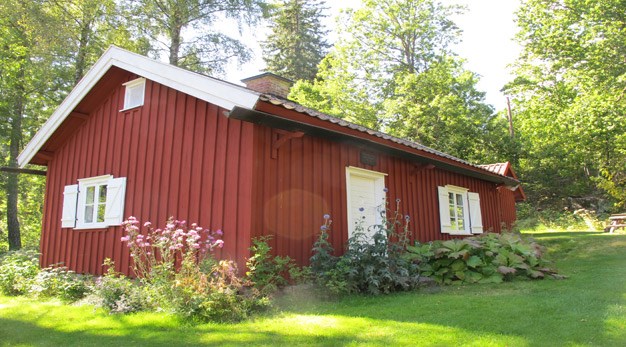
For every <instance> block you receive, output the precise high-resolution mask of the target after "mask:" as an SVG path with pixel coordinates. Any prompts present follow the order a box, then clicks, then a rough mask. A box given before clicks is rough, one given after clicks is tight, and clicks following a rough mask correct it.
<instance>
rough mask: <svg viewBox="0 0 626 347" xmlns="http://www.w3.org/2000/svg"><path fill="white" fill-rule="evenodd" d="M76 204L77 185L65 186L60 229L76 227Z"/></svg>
mask: <svg viewBox="0 0 626 347" xmlns="http://www.w3.org/2000/svg"><path fill="white" fill-rule="evenodd" d="M77 203H78V184H72V185H69V186H65V189H64V190H63V213H62V216H61V228H73V227H75V226H76V204H77Z"/></svg>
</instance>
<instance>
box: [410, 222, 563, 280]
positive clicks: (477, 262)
mask: <svg viewBox="0 0 626 347" xmlns="http://www.w3.org/2000/svg"><path fill="white" fill-rule="evenodd" d="M542 252H543V251H542V248H541V247H540V246H539V245H538V244H537V243H535V242H534V241H525V240H523V239H522V238H521V237H520V235H518V234H512V233H504V234H494V233H487V234H483V235H481V236H476V237H469V238H464V239H453V240H448V241H433V242H430V243H426V244H419V243H417V244H416V245H415V246H410V247H408V250H407V253H406V257H405V258H406V259H407V260H409V261H413V262H415V263H417V264H418V266H419V268H420V274H421V275H423V276H427V277H430V278H432V279H434V280H435V281H436V282H437V283H441V284H460V283H500V282H503V281H510V280H513V279H516V278H523V279H542V278H544V277H551V278H562V276H559V275H558V274H557V273H556V271H555V270H553V269H550V268H548V267H547V266H548V263H547V261H546V260H544V259H543V257H542V256H543V253H542Z"/></svg>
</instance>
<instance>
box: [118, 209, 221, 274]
mask: <svg viewBox="0 0 626 347" xmlns="http://www.w3.org/2000/svg"><path fill="white" fill-rule="evenodd" d="M123 225H124V230H125V231H126V233H127V234H126V236H123V237H122V238H121V241H122V242H126V245H127V246H128V247H129V248H130V256H131V257H132V258H133V270H134V272H135V274H136V275H137V276H138V277H139V278H140V279H142V280H143V281H146V282H155V281H157V280H158V279H161V280H163V279H171V276H173V274H174V273H175V272H176V269H175V267H176V264H177V262H180V263H181V264H197V263H198V262H200V261H202V260H203V259H204V258H206V257H207V256H209V255H210V253H211V251H213V250H214V249H215V248H221V247H222V246H223V245H224V241H223V240H221V239H220V237H221V236H222V235H223V232H222V231H221V230H217V231H214V232H212V231H209V230H207V229H203V228H202V227H200V226H198V225H197V224H195V223H194V224H191V226H190V228H187V223H186V222H185V221H179V220H174V218H170V219H169V220H168V221H167V223H166V225H165V228H163V229H154V228H153V227H152V223H150V222H146V223H145V224H144V227H145V228H146V229H147V234H145V235H144V234H142V233H141V232H140V229H139V226H138V225H139V221H138V220H137V219H136V218H135V217H132V216H131V217H129V218H128V220H126V221H124V223H123ZM168 277H170V278H168Z"/></svg>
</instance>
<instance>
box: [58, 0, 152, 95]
mask: <svg viewBox="0 0 626 347" xmlns="http://www.w3.org/2000/svg"><path fill="white" fill-rule="evenodd" d="M48 5H49V10H50V12H51V13H52V14H53V15H54V16H55V18H56V20H57V21H60V22H63V23H66V25H65V27H64V28H63V30H61V31H59V32H57V33H55V34H56V36H57V37H62V39H63V41H64V48H65V49H64V50H63V53H65V54H64V55H65V57H63V56H59V57H58V58H57V60H58V61H59V62H62V61H63V60H65V63H64V64H63V65H64V66H65V67H66V68H67V70H68V73H72V72H73V74H72V77H71V78H70V77H69V76H68V77H64V78H63V79H64V80H65V81H67V82H68V86H67V90H69V89H71V88H72V87H73V86H74V85H75V84H76V83H78V81H79V80H80V79H81V78H82V77H83V75H84V74H85V72H86V70H87V68H88V67H89V66H91V65H92V64H93V63H94V62H95V61H96V60H97V59H98V58H99V57H100V56H101V55H102V53H103V52H104V50H106V49H107V47H108V46H109V45H111V44H114V45H117V46H119V47H122V48H126V49H129V50H131V51H134V52H138V53H142V54H146V53H147V52H148V50H149V48H150V43H149V42H148V40H147V38H146V37H141V36H138V35H136V34H132V33H131V31H130V29H129V23H128V20H127V17H128V16H129V13H126V12H125V9H124V8H123V7H122V6H119V5H118V4H117V2H116V1H115V0H48Z"/></svg>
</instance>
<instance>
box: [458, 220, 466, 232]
mask: <svg viewBox="0 0 626 347" xmlns="http://www.w3.org/2000/svg"><path fill="white" fill-rule="evenodd" d="M457 230H465V223H464V221H463V219H461V218H459V227H458V229H457Z"/></svg>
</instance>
